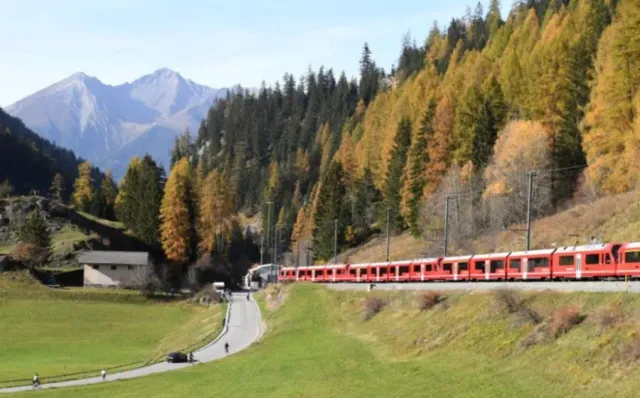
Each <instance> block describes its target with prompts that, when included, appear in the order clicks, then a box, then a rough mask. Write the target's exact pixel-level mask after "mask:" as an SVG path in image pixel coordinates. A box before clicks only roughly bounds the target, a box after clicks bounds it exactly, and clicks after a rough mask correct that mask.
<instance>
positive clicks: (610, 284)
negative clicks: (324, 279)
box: [327, 281, 640, 293]
mask: <svg viewBox="0 0 640 398" xmlns="http://www.w3.org/2000/svg"><path fill="white" fill-rule="evenodd" d="M327 286H328V287H329V288H330V289H335V290H365V291H366V290H369V287H370V284H368V283H328V284H327ZM504 288H507V289H519V290H533V291H544V290H553V291H562V292H628V293H640V281H628V282H626V281H566V282H565V281H553V282H552V281H539V282H538V281H517V282H427V283H420V282H419V283H413V282H410V283H374V284H373V290H374V291H375V290H476V291H490V290H495V289H504Z"/></svg>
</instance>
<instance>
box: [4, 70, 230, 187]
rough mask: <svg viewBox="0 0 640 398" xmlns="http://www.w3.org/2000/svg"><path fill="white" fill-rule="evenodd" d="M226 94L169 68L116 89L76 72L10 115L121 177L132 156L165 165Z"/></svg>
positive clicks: (22, 102)
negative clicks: (177, 143)
mask: <svg viewBox="0 0 640 398" xmlns="http://www.w3.org/2000/svg"><path fill="white" fill-rule="evenodd" d="M228 92H229V89H226V88H222V89H214V88H210V87H206V86H202V85H199V84H197V83H194V82H193V81H191V80H188V79H185V78H184V77H182V76H181V75H180V74H179V73H177V72H175V71H172V70H170V69H159V70H157V71H155V72H154V73H152V74H149V75H146V76H142V77H141V78H139V79H137V80H135V81H133V82H131V83H125V84H121V85H117V86H110V85H107V84H104V83H102V82H101V81H100V80H98V79H97V78H95V77H91V76H88V75H86V74H84V73H75V74H73V75H71V76H69V77H68V78H66V79H64V80H62V81H60V82H57V83H55V84H53V85H51V86H49V87H47V88H45V89H43V90H40V91H38V92H37V93H35V94H33V95H30V96H29V97H26V98H24V99H22V100H20V101H18V102H16V103H15V104H13V105H10V106H9V107H7V109H6V111H7V112H8V113H9V114H11V115H13V116H15V117H18V118H20V119H22V120H23V121H24V123H25V124H26V125H27V126H28V127H30V128H31V129H33V130H34V131H36V132H37V133H38V134H39V135H41V136H42V137H43V138H46V139H49V140H51V141H52V142H54V143H56V144H57V145H60V146H62V147H65V148H69V149H71V150H73V151H74V152H75V153H76V154H77V155H79V156H81V157H83V158H86V159H88V160H90V161H91V162H92V163H94V164H95V165H96V166H99V167H100V168H102V169H106V168H112V169H113V171H114V176H115V177H116V178H119V177H121V176H122V175H123V174H124V171H125V169H126V166H127V164H128V162H129V160H130V158H131V156H133V155H144V154H145V153H147V152H149V153H150V154H151V155H152V156H153V157H154V158H155V159H157V160H158V161H159V162H160V163H162V164H163V165H167V163H168V159H169V152H170V149H171V145H172V144H173V141H174V138H175V136H176V135H177V134H179V133H181V132H182V131H184V130H185V129H186V128H189V129H191V130H192V131H193V130H196V129H197V127H198V125H199V123H200V121H201V120H202V119H203V118H204V117H206V112H207V110H208V109H209V107H210V106H211V104H213V102H214V101H215V100H216V99H217V98H220V97H223V96H226V94H227V93H228Z"/></svg>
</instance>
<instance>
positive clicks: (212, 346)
mask: <svg viewBox="0 0 640 398" xmlns="http://www.w3.org/2000/svg"><path fill="white" fill-rule="evenodd" d="M227 317H228V318H227V322H226V324H227V327H226V328H225V330H224V331H223V332H222V333H221V335H220V336H218V338H216V340H214V341H212V342H211V343H209V344H208V345H207V346H205V347H203V348H201V349H199V350H198V351H195V352H194V354H193V356H194V360H195V361H196V363H204V362H211V361H215V360H217V359H221V358H224V357H226V356H228V355H232V354H234V353H236V352H238V351H242V350H243V349H245V348H247V347H248V346H249V345H251V343H253V342H254V341H255V340H257V339H258V338H259V337H260V336H261V335H262V332H263V330H262V319H261V317H260V309H259V308H258V304H257V303H256V302H255V301H254V300H253V298H252V299H251V301H247V298H246V293H234V294H233V297H232V299H231V301H230V303H229V311H228V313H227ZM225 342H228V343H229V354H226V353H225V351H224V344H225ZM189 366H193V365H191V364H188V363H179V364H178V363H176V364H172V363H166V362H161V363H157V364H155V365H150V366H146V367H143V368H138V369H132V370H129V371H125V372H120V373H114V374H109V375H107V379H106V382H109V381H114V380H124V379H132V378H134V377H140V376H146V375H150V374H153V373H161V372H168V371H171V370H176V369H182V368H185V367H189ZM40 377H46V375H44V374H41V375H40ZM95 383H104V381H102V378H100V377H92V378H87V379H78V380H71V381H64V382H58V383H49V384H42V385H41V387H40V388H57V387H69V386H80V385H86V384H95ZM32 389H33V388H32V387H31V386H23V387H12V388H3V389H0V393H9V392H19V391H29V390H32Z"/></svg>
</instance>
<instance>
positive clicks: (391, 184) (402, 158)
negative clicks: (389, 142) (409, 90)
mask: <svg viewBox="0 0 640 398" xmlns="http://www.w3.org/2000/svg"><path fill="white" fill-rule="evenodd" d="M410 145H411V121H410V120H409V119H407V118H403V119H402V120H401V121H400V123H399V124H398V130H397V133H396V137H395V144H394V146H393V149H392V151H391V158H390V159H389V165H388V167H387V174H386V179H385V187H384V199H385V205H386V208H387V209H390V212H391V213H390V214H391V228H393V229H394V230H396V231H400V230H401V229H403V228H404V220H403V219H402V214H401V213H400V202H401V199H402V197H401V190H402V186H403V183H404V181H403V178H402V177H403V171H404V168H405V165H406V163H407V151H408V150H409V146H410Z"/></svg>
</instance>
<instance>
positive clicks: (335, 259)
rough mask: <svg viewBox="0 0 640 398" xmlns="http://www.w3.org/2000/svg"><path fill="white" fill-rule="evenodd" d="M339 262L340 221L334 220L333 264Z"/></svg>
mask: <svg viewBox="0 0 640 398" xmlns="http://www.w3.org/2000/svg"><path fill="white" fill-rule="evenodd" d="M337 262H338V219H337V218H336V219H335V220H333V263H334V264H336V263H337Z"/></svg>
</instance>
